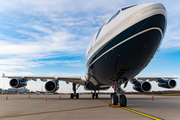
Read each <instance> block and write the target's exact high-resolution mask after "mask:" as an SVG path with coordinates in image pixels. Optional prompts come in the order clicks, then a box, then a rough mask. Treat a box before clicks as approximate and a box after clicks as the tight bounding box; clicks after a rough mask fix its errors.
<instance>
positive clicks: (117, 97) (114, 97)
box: [111, 82, 127, 107]
mask: <svg viewBox="0 0 180 120" xmlns="http://www.w3.org/2000/svg"><path fill="white" fill-rule="evenodd" d="M120 85H121V84H118V83H117V82H115V87H114V93H112V94H111V104H112V105H120V107H126V105H127V99H126V96H125V95H124V94H123V90H122V88H121V86H120Z"/></svg>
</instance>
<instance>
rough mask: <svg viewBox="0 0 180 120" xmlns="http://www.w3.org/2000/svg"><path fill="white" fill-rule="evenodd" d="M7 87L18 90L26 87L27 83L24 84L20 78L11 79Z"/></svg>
mask: <svg viewBox="0 0 180 120" xmlns="http://www.w3.org/2000/svg"><path fill="white" fill-rule="evenodd" d="M9 85H10V86H11V87H12V88H20V87H24V86H26V85H27V82H25V81H24V80H23V79H22V78H13V79H11V80H10V82H9Z"/></svg>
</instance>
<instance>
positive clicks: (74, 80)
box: [2, 73, 86, 86]
mask: <svg viewBox="0 0 180 120" xmlns="http://www.w3.org/2000/svg"><path fill="white" fill-rule="evenodd" d="M2 77H3V78H10V79H13V78H23V79H24V80H25V81H29V80H33V81H37V79H40V80H41V81H43V82H46V81H48V80H58V81H65V82H66V83H69V82H70V83H76V84H79V85H83V86H84V85H85V82H86V79H85V77H48V76H5V74H4V73H3V75H2Z"/></svg>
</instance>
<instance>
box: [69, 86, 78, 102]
mask: <svg viewBox="0 0 180 120" xmlns="http://www.w3.org/2000/svg"><path fill="white" fill-rule="evenodd" d="M72 86H73V92H74V93H71V96H70V98H72V99H74V97H76V99H79V93H76V90H77V89H78V88H79V86H80V85H77V86H76V83H73V84H72Z"/></svg>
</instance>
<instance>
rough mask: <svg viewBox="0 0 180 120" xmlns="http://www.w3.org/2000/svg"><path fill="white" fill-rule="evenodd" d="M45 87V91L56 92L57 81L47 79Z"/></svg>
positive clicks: (57, 87)
mask: <svg viewBox="0 0 180 120" xmlns="http://www.w3.org/2000/svg"><path fill="white" fill-rule="evenodd" d="M45 89H46V91H47V92H51V93H53V92H56V91H57V90H58V89H59V84H58V82H57V81H54V80H51V81H48V82H47V83H46V84H45Z"/></svg>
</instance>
